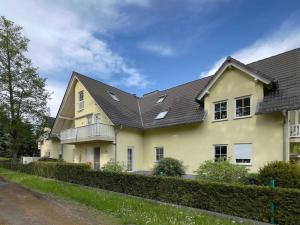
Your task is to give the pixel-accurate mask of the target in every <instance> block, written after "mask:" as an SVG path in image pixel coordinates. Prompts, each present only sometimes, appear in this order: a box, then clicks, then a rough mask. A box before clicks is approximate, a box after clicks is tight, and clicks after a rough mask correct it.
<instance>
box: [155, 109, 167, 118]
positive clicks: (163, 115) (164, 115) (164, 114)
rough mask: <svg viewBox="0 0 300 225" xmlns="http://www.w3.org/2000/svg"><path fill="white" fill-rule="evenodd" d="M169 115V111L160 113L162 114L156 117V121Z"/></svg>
mask: <svg viewBox="0 0 300 225" xmlns="http://www.w3.org/2000/svg"><path fill="white" fill-rule="evenodd" d="M167 114H168V111H164V112H160V113H159V114H158V115H157V116H156V117H155V119H156V120H160V119H163V118H165V117H166V115H167Z"/></svg>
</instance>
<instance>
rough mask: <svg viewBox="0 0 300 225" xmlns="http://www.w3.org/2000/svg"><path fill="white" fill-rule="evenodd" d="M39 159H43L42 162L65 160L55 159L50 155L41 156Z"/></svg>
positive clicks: (61, 160)
mask: <svg viewBox="0 0 300 225" xmlns="http://www.w3.org/2000/svg"><path fill="white" fill-rule="evenodd" d="M38 161H42V162H64V160H63V159H55V158H49V157H46V156H44V157H41V158H40V159H39V160H38Z"/></svg>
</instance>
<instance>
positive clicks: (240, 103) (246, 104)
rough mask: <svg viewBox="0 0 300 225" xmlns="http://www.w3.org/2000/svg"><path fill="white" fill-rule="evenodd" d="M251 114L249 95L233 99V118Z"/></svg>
mask: <svg viewBox="0 0 300 225" xmlns="http://www.w3.org/2000/svg"><path fill="white" fill-rule="evenodd" d="M250 115H251V97H250V96H248V97H242V98H237V99H235V118H241V117H247V116H250Z"/></svg>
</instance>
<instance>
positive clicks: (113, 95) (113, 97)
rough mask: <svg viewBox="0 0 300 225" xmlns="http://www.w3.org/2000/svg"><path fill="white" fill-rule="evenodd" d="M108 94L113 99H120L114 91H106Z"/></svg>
mask: <svg viewBox="0 0 300 225" xmlns="http://www.w3.org/2000/svg"><path fill="white" fill-rule="evenodd" d="M108 94H109V95H110V97H111V98H112V99H113V100H115V101H117V102H119V101H120V99H119V98H118V96H116V95H115V94H114V93H112V92H110V91H108Z"/></svg>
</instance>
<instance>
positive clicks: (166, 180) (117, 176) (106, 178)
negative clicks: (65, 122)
mask: <svg viewBox="0 0 300 225" xmlns="http://www.w3.org/2000/svg"><path fill="white" fill-rule="evenodd" d="M0 166H1V167H4V168H7V169H13V170H18V171H20V172H26V173H29V174H33V175H38V176H43V177H48V178H55V179H58V180H61V181H65V182H71V183H76V184H81V185H86V186H91V187H96V188H101V189H106V190H110V191H115V192H120V193H125V194H129V195H134V196H139V197H143V198H148V199H154V200H159V201H163V202H168V203H173V204H178V205H184V206H189V207H194V208H200V209H205V210H210V211H215V212H220V213H225V214H229V215H234V216H239V217H244V218H249V219H255V220H259V221H265V222H267V221H269V218H270V206H271V202H272V201H274V202H275V204H276V211H275V219H276V222H277V223H279V224H288V225H299V224H300V222H299V221H300V190H298V189H288V188H275V189H271V188H269V187H265V186H254V185H232V184H220V183H203V182H198V181H194V180H185V179H179V178H170V177H157V176H143V175H137V174H127V173H113V172H100V171H97V172H96V171H91V170H88V166H87V165H85V164H72V163H51V162H34V163H30V164H28V165H21V164H17V165H14V164H11V163H9V162H4V161H0Z"/></svg>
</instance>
